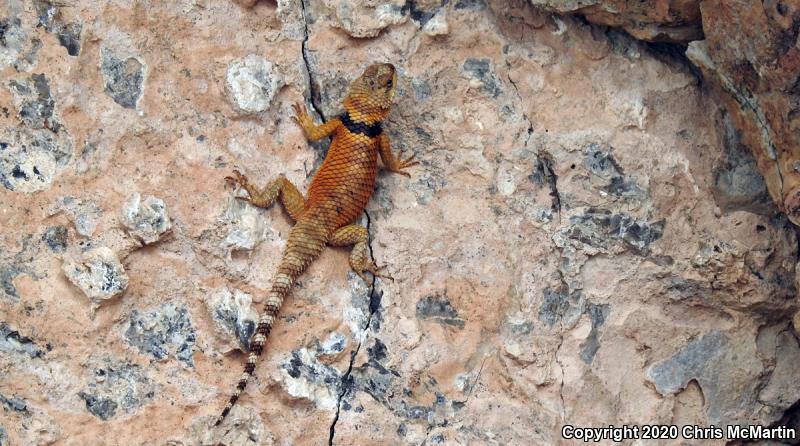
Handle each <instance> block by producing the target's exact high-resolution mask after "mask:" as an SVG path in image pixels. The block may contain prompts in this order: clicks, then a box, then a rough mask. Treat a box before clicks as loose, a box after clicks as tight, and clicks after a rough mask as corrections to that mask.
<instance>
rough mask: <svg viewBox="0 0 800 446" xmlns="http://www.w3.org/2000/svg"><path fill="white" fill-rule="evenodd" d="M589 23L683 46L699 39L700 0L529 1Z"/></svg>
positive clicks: (645, 38)
mask: <svg viewBox="0 0 800 446" xmlns="http://www.w3.org/2000/svg"><path fill="white" fill-rule="evenodd" d="M530 2H531V4H533V5H536V6H543V7H546V8H548V9H551V10H553V11H557V12H560V13H570V14H580V15H582V16H584V17H586V19H587V20H589V21H590V22H592V23H597V24H600V25H606V26H618V27H621V28H623V29H624V30H625V31H627V32H628V33H630V34H631V35H632V36H634V37H636V38H637V39H642V40H649V41H661V42H682V43H687V42H691V41H692V40H698V39H701V38H702V37H703V30H702V28H701V25H700V4H701V3H702V1H701V0H567V1H564V0H530Z"/></svg>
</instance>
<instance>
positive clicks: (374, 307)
mask: <svg viewBox="0 0 800 446" xmlns="http://www.w3.org/2000/svg"><path fill="white" fill-rule="evenodd" d="M364 215H366V217H367V234H369V232H370V227H371V226H372V219H371V218H370V216H369V212H367V211H366V210H365V211H364ZM367 246H368V247H369V257H370V259H372V261H373V262H374V261H375V254H374V253H373V251H372V239H371V238H368V243H367ZM375 279H376V278H375V275H374V274H373V275H372V282H371V283H370V285H369V314H368V315H367V322H366V323H365V324H364V328H363V331H364V332H366V331H367V330H368V329H369V327H370V325H371V324H372V316H374V315H375V313H376V312H377V311H378V308H379V306H380V305H379V304H376V302H375V296H376V294H375ZM364 337H366V336H364ZM363 343H364V341H363V338H362V339H361V340H359V341H358V345H357V346H356V348H355V350H353V351H352V352H351V353H350V363H349V364H348V365H347V372H345V374H344V375H343V376H342V386H341V389H342V390H341V391H340V392H339V396H338V398H337V399H336V414H335V415H334V416H333V422H332V423H331V428H330V435H329V436H328V446H333V438H334V437H335V436H336V423H338V422H339V413H340V412H341V410H342V399H344V396H345V395H346V394H347V391H348V389H349V388H350V386H349V384H350V381H351V378H350V375H351V373H352V372H353V364H354V363H355V362H356V357H358V353H359V352H360V351H361V345H362V344H363Z"/></svg>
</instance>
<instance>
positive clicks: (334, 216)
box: [214, 63, 419, 426]
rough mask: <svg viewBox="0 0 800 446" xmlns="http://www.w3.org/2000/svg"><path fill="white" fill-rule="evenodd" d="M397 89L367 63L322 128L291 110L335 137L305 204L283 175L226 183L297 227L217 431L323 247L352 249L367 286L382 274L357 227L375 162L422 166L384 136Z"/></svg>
mask: <svg viewBox="0 0 800 446" xmlns="http://www.w3.org/2000/svg"><path fill="white" fill-rule="evenodd" d="M396 84H397V73H396V71H395V68H394V66H393V65H391V64H388V63H385V64H373V65H370V66H369V67H367V69H366V70H364V72H363V74H362V75H361V76H360V77H358V78H357V79H356V80H354V81H353V82H352V83H351V84H350V88H349V90H348V93H347V96H346V97H345V99H344V101H343V103H342V105H343V108H344V113H342V114H341V115H339V116H338V117H336V118H333V119H330V120H328V121H327V122H324V123H322V124H319V125H317V124H315V123H314V119H313V118H312V117H311V116H310V115H309V114H308V112H307V110H306V108H305V106H304V105H302V104H300V103H295V104H293V106H292V107H293V109H294V112H295V115H294V116H293V119H294V120H295V122H297V124H299V126H300V127H301V128H302V129H303V132H304V134H305V136H306V138H307V139H308V140H309V141H317V140H320V139H322V138H325V137H328V136H332V138H331V143H330V146H329V149H328V153H327V155H326V156H325V159H324V160H323V162H322V165H321V166H320V168H319V170H318V171H317V173H316V175H314V178H313V179H312V181H311V184H310V185H309V187H308V198H304V197H303V195H302V193H301V192H300V191H299V190H298V188H297V187H296V186H295V185H294V184H292V183H291V182H290V181H289V180H288V179H286V177H285V176H283V175H281V176H279V177H278V178H277V179H275V180H273V181H271V182H270V183H268V184H267V185H266V187H264V188H263V189H259V188H258V187H256V186H255V185H254V184H253V183H251V182H250V181H249V180H248V179H247V177H246V176H245V175H243V174H242V173H241V172H239V171H238V170H234V171H233V176H229V177H226V180H227V181H229V182H232V183H233V184H234V185H235V186H236V190H237V191H238V190H241V189H243V190H244V191H245V192H246V193H247V196H246V197H243V196H238V195H237V198H240V199H243V200H245V201H247V202H249V203H251V204H252V205H254V206H258V207H263V208H267V207H269V206H271V205H272V204H273V203H274V202H275V201H276V200H278V199H280V202H281V204H282V205H283V207H284V209H285V210H286V211H287V213H288V214H289V217H290V218H291V219H292V220H294V222H295V224H294V226H293V227H292V229H291V230H290V231H289V237H288V240H287V242H286V247H285V248H284V250H283V254H282V257H281V260H280V263H279V266H278V271H277V272H276V273H275V275H274V278H273V282H272V288H271V290H270V293H269V296H268V297H267V299H266V301H265V303H264V309H263V311H262V314H261V316H260V318H259V321H258V325H257V326H256V330H255V332H254V335H253V337H252V339H251V341H250V349H249V350H250V352H249V354H248V357H247V363H246V364H245V367H244V372H243V373H242V375H241V378H240V379H239V382H238V383H237V385H236V390H235V391H234V392H233V395H231V397H230V400H229V401H228V404H227V405H226V406H225V408H224V409H223V411H222V413H221V414H220V416H219V418H217V420H216V422H215V424H214V425H215V426H218V425H219V424H220V423H222V421H223V420H224V419H225V417H226V416H227V415H228V413H229V412H230V410H231V408H232V407H233V406H234V404H236V401H237V400H238V399H239V397H240V396H241V394H242V392H243V391H244V389H245V387H246V386H247V382H248V380H249V379H250V378H251V377H252V376H253V373H254V371H255V368H256V362H257V360H258V358H259V356H261V354H262V352H263V351H264V346H265V344H266V340H267V337H268V336H269V332H270V330H271V329H272V327H273V324H274V323H275V320H276V318H277V316H278V312H279V311H280V308H281V306H282V305H283V301H284V298H285V297H286V296H287V295H288V294H289V292H290V290H291V288H292V286H293V285H294V282H295V280H296V279H297V278H298V277H299V276H300V274H302V273H303V271H304V270H305V269H306V268H307V267H308V265H309V264H310V263H311V262H312V261H313V260H314V259H315V258H316V257H317V256H319V255H320V253H321V252H322V250H323V249H324V248H325V247H326V246H328V245H330V246H339V247H342V246H351V245H352V246H353V249H352V251H351V252H350V259H349V262H350V267H351V268H352V269H353V271H354V272H355V273H356V274H358V275H359V276H360V277H361V278H362V279H363V280H364V281H368V276H367V275H366V273H371V274H373V275H375V276H378V277H381V276H382V274H380V273H379V271H380V270H381V269H382V268H383V267H380V268H379V267H378V266H377V265H376V264H375V262H374V261H373V260H372V258H371V256H370V250H369V233H368V231H367V228H366V227H364V226H362V225H358V224H354V221H355V219H356V218H358V217H359V216H360V215H361V214H362V212H363V211H364V209H365V208H366V206H367V203H368V202H369V199H370V196H371V195H372V191H373V189H374V187H375V179H376V176H377V171H378V156H380V158H381V161H382V162H383V166H384V167H385V168H386V169H387V170H389V171H390V172H395V173H398V174H401V175H404V176H407V177H410V176H411V175H410V174H409V173H408V172H406V171H405V170H404V169H406V168H409V167H411V166H414V165H417V164H419V162H418V161H415V160H414V155H411V156H409V157H408V158H406V159H403V157H402V156H397V157H396V156H395V155H394V152H393V151H392V148H391V144H390V141H389V136H388V135H387V134H386V133H384V132H383V127H382V125H383V122H384V120H385V119H386V118H387V116H388V115H389V111H390V109H391V105H392V98H393V97H394V92H395V88H396ZM384 277H388V276H384Z"/></svg>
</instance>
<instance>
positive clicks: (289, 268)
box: [214, 225, 324, 426]
mask: <svg viewBox="0 0 800 446" xmlns="http://www.w3.org/2000/svg"><path fill="white" fill-rule="evenodd" d="M297 226H299V225H296V226H295V228H297ZM295 228H293V230H292V232H295V231H294V229H295ZM298 232H300V231H298ZM300 235H301V237H292V234H291V233H290V236H289V241H288V243H287V247H286V252H285V253H284V255H283V259H282V260H281V265H280V267H278V273H277V274H276V275H275V280H274V281H273V283H272V290H271V291H270V294H269V297H268V298H267V301H266V303H265V304H264V312H263V314H262V315H261V318H260V319H259V321H258V326H257V327H256V331H255V334H254V335H253V338H252V339H251V340H250V354H249V355H248V356H247V363H246V364H245V366H244V372H243V373H242V376H241V378H239V382H238V383H237V384H236V390H234V392H233V394H232V395H231V398H230V400H229V401H228V404H226V405H225V408H224V409H223V410H222V413H221V414H220V416H219V417H218V418H217V421H216V422H215V423H214V426H219V425H220V424H221V423H222V420H224V419H225V417H226V416H227V415H228V413H230V411H231V409H232V408H233V406H234V404H236V401H238V400H239V396H241V394H242V392H244V389H245V387H247V381H248V380H249V379H250V377H251V376H253V372H254V371H255V369H256V362H257V361H258V357H259V356H261V353H262V352H263V351H264V345H265V344H266V343H267V337H268V336H269V332H270V330H272V326H273V324H274V323H275V319H276V318H277V317H278V312H279V311H280V309H281V306H282V305H283V300H284V298H285V297H286V296H287V295H288V294H289V291H290V290H291V289H292V285H294V281H295V279H296V278H297V277H298V276H299V275H300V274H301V273H302V272H303V270H305V269H306V267H307V266H308V264H309V263H311V261H312V260H313V259H314V258H316V257H317V256H318V255H319V253H320V252H322V249H323V248H324V243H321V242H316V241H314V240H311V238H310V237H302V235H303V233H302V232H300Z"/></svg>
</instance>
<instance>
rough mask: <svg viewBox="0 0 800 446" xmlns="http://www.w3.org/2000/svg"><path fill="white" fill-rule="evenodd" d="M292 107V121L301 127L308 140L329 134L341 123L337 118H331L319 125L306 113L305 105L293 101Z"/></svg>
mask: <svg viewBox="0 0 800 446" xmlns="http://www.w3.org/2000/svg"><path fill="white" fill-rule="evenodd" d="M292 108H293V109H294V113H295V115H294V116H293V119H294V121H295V122H296V123H297V124H298V125H300V127H302V128H303V132H304V133H305V134H306V138H308V140H309V141H317V140H319V139H322V138H325V137H326V136H330V135H331V133H333V132H334V131H335V130H336V128H337V127H339V126H340V125H342V121H340V120H339V118H334V119H331V120H330V121H328V122H325V123H323V124H320V125H317V124H314V119H313V118H312V117H311V116H310V115H309V114H308V111H306V106H305V105H303V104H300V103H295V104H293V105H292Z"/></svg>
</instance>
